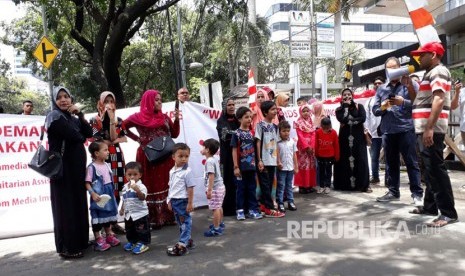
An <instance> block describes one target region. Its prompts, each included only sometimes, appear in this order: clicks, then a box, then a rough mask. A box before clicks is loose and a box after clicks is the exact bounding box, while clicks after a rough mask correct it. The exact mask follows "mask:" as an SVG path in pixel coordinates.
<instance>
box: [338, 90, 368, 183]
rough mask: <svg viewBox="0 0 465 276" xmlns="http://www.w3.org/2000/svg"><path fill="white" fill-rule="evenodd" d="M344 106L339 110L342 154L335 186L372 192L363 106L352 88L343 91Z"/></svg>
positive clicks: (342, 104)
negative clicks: (357, 101)
mask: <svg viewBox="0 0 465 276" xmlns="http://www.w3.org/2000/svg"><path fill="white" fill-rule="evenodd" d="M341 94H342V99H341V106H340V107H338V108H337V109H336V118H337V120H338V121H339V122H340V123H341V125H340V127H339V147H340V153H341V157H340V159H339V161H338V162H336V163H335V165H334V189H335V190H344V191H352V190H355V191H361V192H371V189H370V187H369V185H370V183H369V170H368V153H367V144H366V140H365V134H364V127H363V123H364V122H365V120H366V113H365V109H364V107H363V105H361V104H358V103H355V102H354V96H353V93H352V90H350V89H348V88H346V89H344V90H342V92H341Z"/></svg>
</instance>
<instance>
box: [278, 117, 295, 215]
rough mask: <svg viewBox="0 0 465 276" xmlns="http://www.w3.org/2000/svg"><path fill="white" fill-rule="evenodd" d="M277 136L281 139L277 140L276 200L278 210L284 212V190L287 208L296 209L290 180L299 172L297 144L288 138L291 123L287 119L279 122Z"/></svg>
mask: <svg viewBox="0 0 465 276" xmlns="http://www.w3.org/2000/svg"><path fill="white" fill-rule="evenodd" d="M278 127H279V136H280V137H281V140H280V141H279V142H278V152H279V155H278V188H277V190H276V201H277V202H278V210H279V211H280V212H285V211H286V209H284V200H283V199H284V192H285V193H286V198H287V208H288V209H289V210H291V211H295V210H297V207H296V206H295V204H294V194H293V193H292V180H293V179H294V173H298V172H299V166H298V164H297V154H296V152H297V146H296V144H295V142H294V140H292V139H290V138H289V137H290V133H291V125H290V124H289V122H287V121H281V122H279V126H278Z"/></svg>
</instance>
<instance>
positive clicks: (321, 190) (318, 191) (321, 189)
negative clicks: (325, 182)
mask: <svg viewBox="0 0 465 276" xmlns="http://www.w3.org/2000/svg"><path fill="white" fill-rule="evenodd" d="M324 190H325V188H323V187H318V190H317V191H316V193H317V194H322V193H323V192H324Z"/></svg>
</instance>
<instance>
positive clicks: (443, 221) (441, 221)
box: [426, 216, 457, 228]
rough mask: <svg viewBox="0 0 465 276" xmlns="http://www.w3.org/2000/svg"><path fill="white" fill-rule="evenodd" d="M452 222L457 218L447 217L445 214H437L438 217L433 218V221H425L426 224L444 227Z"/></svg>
mask: <svg viewBox="0 0 465 276" xmlns="http://www.w3.org/2000/svg"><path fill="white" fill-rule="evenodd" d="M454 222H457V219H452V218H448V217H446V216H439V217H438V218H435V219H434V220H433V221H431V222H428V223H426V226H428V227H437V228H439V227H444V226H446V225H448V224H452V223H454Z"/></svg>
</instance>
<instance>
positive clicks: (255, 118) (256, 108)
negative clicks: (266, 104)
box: [252, 89, 269, 129]
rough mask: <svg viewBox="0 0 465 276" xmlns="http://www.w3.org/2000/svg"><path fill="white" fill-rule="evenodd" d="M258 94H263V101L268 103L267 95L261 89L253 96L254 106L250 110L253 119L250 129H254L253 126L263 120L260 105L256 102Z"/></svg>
mask: <svg viewBox="0 0 465 276" xmlns="http://www.w3.org/2000/svg"><path fill="white" fill-rule="evenodd" d="M258 94H263V96H265V99H264V100H263V101H268V100H269V99H268V93H266V91H265V90H263V89H259V90H258V91H257V94H256V95H255V106H254V108H253V110H252V112H253V114H254V115H253V118H252V128H253V129H255V126H256V125H257V124H258V123H259V122H261V121H263V119H264V118H265V117H264V116H263V113H262V110H261V109H260V103H259V102H258Z"/></svg>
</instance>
